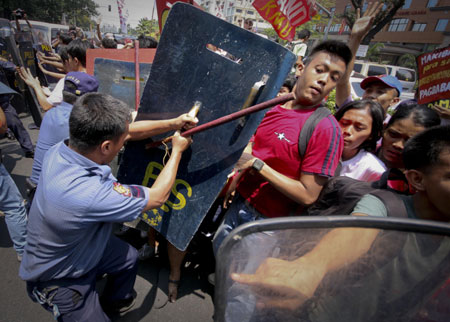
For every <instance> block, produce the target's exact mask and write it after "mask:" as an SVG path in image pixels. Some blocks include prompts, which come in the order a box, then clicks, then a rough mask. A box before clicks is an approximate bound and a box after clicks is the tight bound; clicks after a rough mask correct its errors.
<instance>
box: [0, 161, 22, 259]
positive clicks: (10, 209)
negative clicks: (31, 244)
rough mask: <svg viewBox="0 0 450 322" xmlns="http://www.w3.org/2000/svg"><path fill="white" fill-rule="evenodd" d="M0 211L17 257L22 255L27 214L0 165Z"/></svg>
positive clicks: (12, 184)
mask: <svg viewBox="0 0 450 322" xmlns="http://www.w3.org/2000/svg"><path fill="white" fill-rule="evenodd" d="M0 211H2V212H3V213H4V214H5V222H6V226H7V228H8V232H9V236H10V237H11V240H12V242H13V244H14V249H15V250H16V252H17V254H18V255H22V254H23V251H24V248H25V243H26V238H27V212H26V210H25V204H24V199H23V197H22V195H21V194H20V192H19V190H18V189H17V186H16V184H15V183H14V181H13V180H12V178H11V176H10V175H9V173H8V171H6V169H5V167H4V166H3V164H1V163H0Z"/></svg>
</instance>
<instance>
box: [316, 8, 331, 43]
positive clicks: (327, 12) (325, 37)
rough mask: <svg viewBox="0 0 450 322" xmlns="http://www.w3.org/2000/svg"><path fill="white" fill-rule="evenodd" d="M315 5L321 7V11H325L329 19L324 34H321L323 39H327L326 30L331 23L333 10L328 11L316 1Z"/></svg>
mask: <svg viewBox="0 0 450 322" xmlns="http://www.w3.org/2000/svg"><path fill="white" fill-rule="evenodd" d="M316 6H318V7H319V8H320V9H322V11H323V12H325V13H326V14H327V16H328V17H329V18H330V20H329V21H328V26H327V30H325V35H324V36H323V40H327V38H328V31H329V30H330V28H331V24H332V23H333V18H334V11H333V12H330V11H328V9H327V8H325V7H324V6H322V5H321V4H320V3H318V2H316Z"/></svg>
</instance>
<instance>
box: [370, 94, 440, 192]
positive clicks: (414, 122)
mask: <svg viewBox="0 0 450 322" xmlns="http://www.w3.org/2000/svg"><path fill="white" fill-rule="evenodd" d="M440 122H441V120H440V118H439V115H438V114H437V113H436V112H435V111H433V110H432V109H430V108H428V107H426V106H423V105H418V104H417V103H415V102H411V101H406V102H403V103H401V104H400V105H399V106H398V107H397V111H396V112H395V113H394V115H392V117H391V119H390V120H389V123H388V124H387V126H386V129H385V130H384V133H383V141H382V143H381V147H380V148H379V149H378V151H377V155H378V157H379V158H380V160H381V161H383V162H384V164H385V165H386V167H387V168H388V169H389V172H388V173H387V177H386V178H385V179H383V180H380V182H379V187H380V188H390V189H394V190H395V191H397V192H400V193H403V194H414V193H415V190H414V189H413V188H412V187H411V186H410V185H409V184H408V181H407V180H406V177H405V175H404V174H403V171H404V168H405V166H404V163H403V157H402V153H403V148H404V146H405V144H406V142H407V141H408V140H409V139H410V138H411V137H413V136H414V135H416V134H419V133H421V132H423V131H425V130H426V129H428V128H430V127H433V126H437V125H439V124H440Z"/></svg>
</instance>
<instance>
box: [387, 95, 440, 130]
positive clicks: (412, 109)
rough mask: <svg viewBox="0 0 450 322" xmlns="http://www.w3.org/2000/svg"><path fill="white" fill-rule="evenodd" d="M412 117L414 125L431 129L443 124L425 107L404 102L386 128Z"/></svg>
mask: <svg viewBox="0 0 450 322" xmlns="http://www.w3.org/2000/svg"><path fill="white" fill-rule="evenodd" d="M410 117H412V119H413V122H414V124H416V125H420V126H423V127H424V128H429V127H432V126H436V125H439V124H441V119H440V117H439V115H438V114H437V113H436V112H435V111H433V110H432V109H431V108H428V107H426V106H423V105H419V104H417V103H416V102H411V101H407V102H402V103H400V104H399V105H398V106H397V110H396V111H395V113H394V115H392V117H391V119H390V120H389V123H388V125H387V126H386V128H389V127H390V126H391V125H393V124H394V123H395V122H397V121H400V120H405V119H408V118H410Z"/></svg>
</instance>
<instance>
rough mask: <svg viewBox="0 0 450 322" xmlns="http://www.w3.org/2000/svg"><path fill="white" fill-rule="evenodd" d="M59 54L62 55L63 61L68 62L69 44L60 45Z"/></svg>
mask: <svg viewBox="0 0 450 322" xmlns="http://www.w3.org/2000/svg"><path fill="white" fill-rule="evenodd" d="M58 55H59V57H61V60H62V62H63V63H64V62H66V61H68V60H69V54H68V53H67V46H64V45H62V46H59V48H58Z"/></svg>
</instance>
